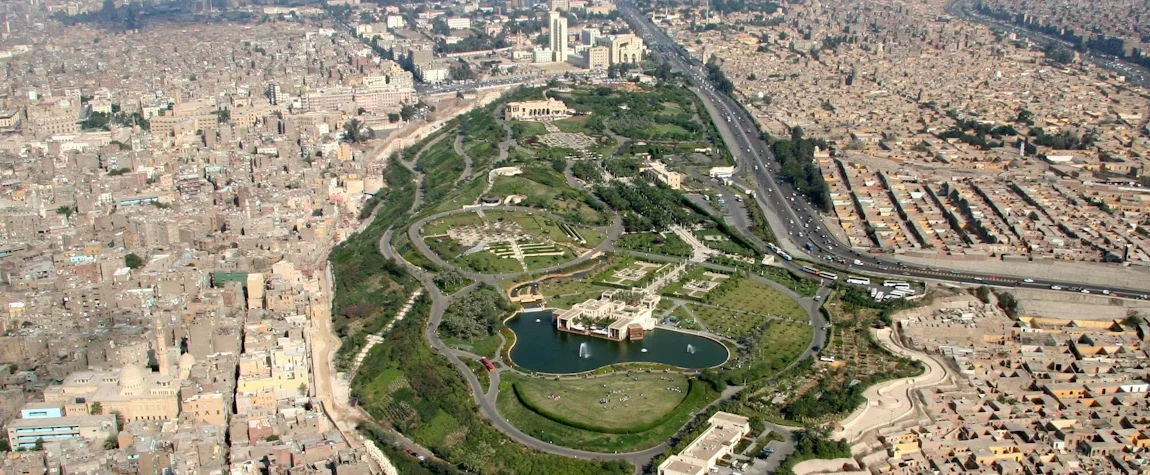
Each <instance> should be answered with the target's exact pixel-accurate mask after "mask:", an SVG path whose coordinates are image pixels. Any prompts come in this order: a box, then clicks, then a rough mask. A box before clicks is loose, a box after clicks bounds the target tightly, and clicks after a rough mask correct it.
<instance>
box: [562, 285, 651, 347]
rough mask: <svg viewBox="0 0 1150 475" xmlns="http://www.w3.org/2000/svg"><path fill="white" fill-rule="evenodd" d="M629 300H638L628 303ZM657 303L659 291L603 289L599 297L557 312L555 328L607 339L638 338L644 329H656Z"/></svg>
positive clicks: (641, 337) (639, 338) (641, 335)
mask: <svg viewBox="0 0 1150 475" xmlns="http://www.w3.org/2000/svg"><path fill="white" fill-rule="evenodd" d="M636 295H637V296H638V297H636ZM631 299H637V300H638V301H637V302H635V303H634V304H631V303H628V301H629V300H631ZM631 301H634V300H631ZM657 305H659V295H658V294H651V295H643V294H640V293H627V292H625V291H620V290H618V289H611V290H606V291H604V292H603V296H602V297H600V298H599V299H588V300H586V301H584V302H580V303H577V304H575V305H574V306H573V307H571V309H569V310H564V311H562V312H560V313H559V314H557V315H556V316H555V327H556V328H558V329H559V330H562V331H565V332H571V333H579V334H582V335H588V336H594V337H599V338H606V339H609V340H616V341H620V340H626V339H630V340H641V339H643V332H644V331H647V330H654V329H655V323H656V319H655V316H654V310H655V306H657Z"/></svg>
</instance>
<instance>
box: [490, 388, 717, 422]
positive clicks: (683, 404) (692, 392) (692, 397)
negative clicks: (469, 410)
mask: <svg viewBox="0 0 1150 475" xmlns="http://www.w3.org/2000/svg"><path fill="white" fill-rule="evenodd" d="M688 384H689V388H688V389H687V394H686V395H685V396H683V400H682V401H679V405H678V406H675V408H674V409H672V410H671V411H668V412H667V413H666V414H664V415H663V417H660V418H658V419H656V420H653V421H651V422H647V423H645V424H639V425H635V426H631V427H603V426H600V425H596V424H591V423H587V422H583V421H574V420H571V419H568V418H567V417H565V416H563V415H560V414H556V413H554V412H551V411H549V410H547V409H544V408H541V407H539V406H537V405H536V404H535V403H534V402H532V401H531V400H530V399H528V398H527V397H526V396H524V394H523V392H522V391H521V390H520V389H519V383H513V384H512V385H511V388H512V389H513V390H514V391H515V397H516V399H519V402H520V403H521V404H523V405H524V406H525V407H527V408H528V409H530V410H531V411H532V412H534V413H536V414H539V415H540V416H543V417H546V418H548V419H551V420H552V421H555V422H558V423H560V424H563V425H567V426H571V427H574V428H576V429H583V430H588V431H592V432H601V433H605V434H638V433H640V432H646V431H649V430H651V429H654V428H656V427H659V426H661V425H663V424H665V423H666V422H667V421H669V420H671V419H672V418H674V417H675V416H677V415H679V414H681V413H682V412H683V411H690V410H692V409H694V406H695V404H697V403H698V402H699V400H700V399H702V398H704V397H705V394H706V389H705V388H704V387H703V385H702V384H701V383H699V382H698V381H696V380H694V379H691V380H688Z"/></svg>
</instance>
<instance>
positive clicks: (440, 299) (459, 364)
mask: <svg viewBox="0 0 1150 475" xmlns="http://www.w3.org/2000/svg"><path fill="white" fill-rule="evenodd" d="M392 234H394V229H391V228H389V229H388V230H387V231H386V232H384V235H383V238H382V239H380V246H379V247H380V252H381V253H382V254H383V255H384V257H386V258H389V259H395V260H396V261H397V262H400V263H402V264H403V265H404V266H405V267H407V268H408V270H409V271H410V272H411V273H412V274H413V275H415V276H416V277H417V278H419V280H420V282H422V283H423V286H424V288H425V290H426V291H427V294H428V296H430V297H431V317H430V319H429V321H428V324H427V327H426V328H424V337H425V338H427V341H428V342H429V343H430V344H431V347H432V349H434V350H435V351H436V352H437V353H439V354H441V355H443V356H444V357H446V358H447V359H448V360H449V361H451V364H452V365H454V366H455V369H456V370H457V371H458V372H459V373H460V374H461V375H463V378H464V379H465V380H467V385H468V387H470V388H471V394H472V396H474V397H475V402H476V403H478V404H479V410H480V412H481V413H482V414H483V416H484V417H486V418H487V419H488V420H490V421H491V424H492V425H493V426H494V427H495V428H496V429H497V430H499V431H500V432H503V433H504V434H506V435H507V436H508V437H509V438H511V439H512V440H514V441H516V442H518V443H520V444H522V445H525V446H527V447H530V448H533V449H536V450H539V451H542V452H547V453H550V454H555V455H562V456H565V457H574V458H581V459H588V460H626V461H628V462H631V463H632V464H634V465H635V466H636V468H639V467H642V466H643V465H645V464H647V463H648V462H650V460H651V459H652V458H654V457H655V456H656V455H659V454H661V453H663V451H664V450H666V448H667V447H666V444H661V445H658V446H655V447H652V448H650V449H647V450H643V451H639V452H630V453H623V454H603V453H599V452H589V451H585V450H576V449H571V448H567V447H562V446H559V445H555V444H550V443H547V442H544V441H541V440H539V439H536V438H534V437H531V436H530V435H527V434H525V433H523V431H520V430H519V429H517V428H516V427H515V426H513V425H511V423H509V422H507V420H506V419H504V418H503V416H501V415H500V414H499V409H498V408H497V407H496V398H497V396H498V390H497V388H498V387H499V386H498V384H499V377H498V373H493V374H492V375H491V384H492V386H490V387H489V388H488V389H486V390H485V389H484V388H483V386H482V385H480V384H479V378H478V377H476V376H475V373H473V372H472V370H471V368H470V367H468V366H467V364H466V363H464V362H463V360H461V359H460V358H459V356H458V354H457V350H453V349H451V348H449V347H448V346H447V345H446V344H444V343H443V340H441V339H440V338H439V331H438V329H439V324H440V322H441V321H442V320H443V313H444V312H445V311H446V310H447V307H449V306H450V305H451V302H452V301H454V299H456V298H458V297H460V296H463V295H466V294H467V293H468V292H470V291H471V290H473V289H475V288H476V287H477V285H478V284H471V285H469V286H467V287H464V288H463V289H461V290H459V291H458V292H456V293H454V294H452V295H451V296H446V295H443V293H442V292H441V291H440V290H439V287H437V286H436V285H435V282H434V281H433V280H432V279H433V276H432V274H431V273H429V272H427V271H425V270H424V269H422V268H420V267H418V266H416V265H414V264H412V263H410V262H407V261H406V260H404V259H403V256H401V255H399V254H398V253H397V252H395V249H394V248H392V247H391V244H390V243H391V238H392ZM567 265H572V264H567ZM720 400H721V399H720Z"/></svg>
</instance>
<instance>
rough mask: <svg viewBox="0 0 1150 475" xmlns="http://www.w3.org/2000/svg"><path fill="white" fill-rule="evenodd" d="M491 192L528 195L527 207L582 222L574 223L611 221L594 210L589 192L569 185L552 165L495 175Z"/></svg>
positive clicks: (603, 214) (502, 194)
mask: <svg viewBox="0 0 1150 475" xmlns="http://www.w3.org/2000/svg"><path fill="white" fill-rule="evenodd" d="M489 194H492V195H495V196H508V195H512V194H518V195H524V196H526V197H527V199H526V200H524V202H523V205H524V206H529V207H532V208H540V209H545V210H547V211H550V212H552V213H555V214H558V215H560V216H575V215H577V216H578V219H579V221H571V222H574V223H580V222H581V223H585V224H589V225H597V224H598V225H601V224H606V223H607V222H608V219H607V217H608V215H607V214H605V213H600V212H598V211H595V210H594V209H592V208H591V206H590V205H588V204H587V202H586V199H585V198H584V197H585V196H586V194H587V192H581V191H578V190H575V189H574V188H571V187H570V186H567V181H566V179H565V178H564V177H563V175H562V174H561V173H559V172H556V171H554V170H552V169H551V168H550V167H547V168H538V167H535V168H532V167H528V168H525V170H524V174H523V175H516V176H510V177H508V176H500V177H496V178H495V184H494V185H492V187H491V191H490V193H489ZM569 220H570V219H569Z"/></svg>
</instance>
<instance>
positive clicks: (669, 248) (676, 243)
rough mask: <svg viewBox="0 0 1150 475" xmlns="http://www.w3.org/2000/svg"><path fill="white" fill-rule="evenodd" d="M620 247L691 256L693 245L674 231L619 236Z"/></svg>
mask: <svg viewBox="0 0 1150 475" xmlns="http://www.w3.org/2000/svg"><path fill="white" fill-rule="evenodd" d="M615 245H616V246H618V247H619V249H627V250H631V251H639V252H649V253H652V254H663V255H666V256H675V257H690V256H691V246H689V245H687V243H686V242H683V240H682V239H680V238H679V236H676V235H675V234H674V233H665V234H658V233H630V234H624V235H622V236H619V240H618V241H616V242H615Z"/></svg>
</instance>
